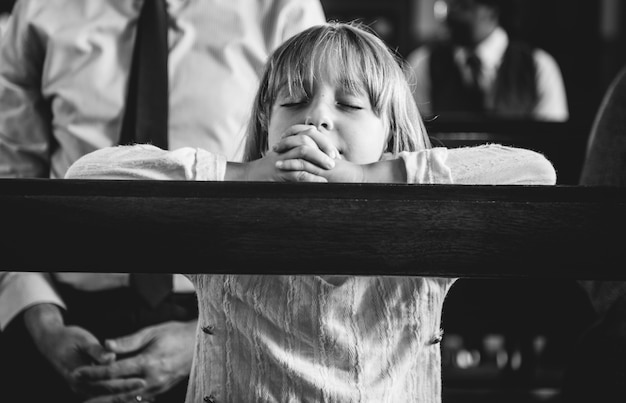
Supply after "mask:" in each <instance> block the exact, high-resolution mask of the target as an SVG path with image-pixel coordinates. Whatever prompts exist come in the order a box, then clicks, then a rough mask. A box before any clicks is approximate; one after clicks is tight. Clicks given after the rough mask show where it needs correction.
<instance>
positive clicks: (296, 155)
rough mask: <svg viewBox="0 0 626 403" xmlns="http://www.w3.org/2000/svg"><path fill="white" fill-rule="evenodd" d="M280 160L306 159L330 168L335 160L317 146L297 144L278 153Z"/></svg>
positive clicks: (320, 166) (321, 166) (318, 165)
mask: <svg viewBox="0 0 626 403" xmlns="http://www.w3.org/2000/svg"><path fill="white" fill-rule="evenodd" d="M280 159H281V160H291V159H298V160H303V161H308V162H310V163H311V164H314V165H316V166H317V167H318V169H319V168H322V169H332V168H334V167H335V160H334V159H332V158H330V157H329V156H328V155H326V154H325V153H323V152H322V151H321V150H320V149H318V148H313V147H307V146H298V147H295V148H292V149H290V150H288V151H287V152H285V153H282V154H281V155H280Z"/></svg>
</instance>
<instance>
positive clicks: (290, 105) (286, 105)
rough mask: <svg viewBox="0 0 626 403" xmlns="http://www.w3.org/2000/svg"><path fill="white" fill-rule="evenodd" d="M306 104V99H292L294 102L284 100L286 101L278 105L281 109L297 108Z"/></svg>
mask: <svg viewBox="0 0 626 403" xmlns="http://www.w3.org/2000/svg"><path fill="white" fill-rule="evenodd" d="M307 102H308V99H306V98H303V99H294V100H291V99H290V100H286V101H283V102H281V103H279V105H280V106H282V107H283V108H295V107H298V106H302V105H306V103H307Z"/></svg>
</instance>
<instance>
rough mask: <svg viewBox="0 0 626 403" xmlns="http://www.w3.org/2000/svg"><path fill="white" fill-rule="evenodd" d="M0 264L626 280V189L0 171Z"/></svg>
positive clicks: (53, 267) (12, 266) (26, 268)
mask: <svg viewBox="0 0 626 403" xmlns="http://www.w3.org/2000/svg"><path fill="white" fill-rule="evenodd" d="M0 223H2V231H0V234H1V235H0V245H2V250H1V255H2V258H1V265H0V269H1V270H19V271H43V270H54V271H59V270H67V271H95V272H98V271H102V272H111V271H113V272H115V271H120V272H126V271H131V272H132V271H138V272H144V271H145V272H151V271H161V272H178V271H179V270H181V269H182V268H184V270H187V271H190V272H212V273H224V272H228V273H277V274H278V273H282V274H286V273H298V274H328V273H339V272H341V273H345V274H356V275H372V274H388V275H438V276H465V277H484V276H487V277H559V278H562V277H570V278H580V279H583V278H597V279H600V278H613V279H623V278H625V277H626V272H625V271H624V270H623V267H624V264H625V263H626V248H624V246H623V237H621V236H620V235H619V234H621V233H622V232H623V230H624V228H626V190H624V189H623V188H585V187H564V186H555V187H540V186H537V187H535V186H531V187H522V186H462V185H459V186H444V185H420V186H410V185H384V184H380V185H360V184H327V185H324V184H280V183H228V182H224V183H216V182H205V183H201V182H156V181H78V180H44V179H24V180H17V179H5V180H0Z"/></svg>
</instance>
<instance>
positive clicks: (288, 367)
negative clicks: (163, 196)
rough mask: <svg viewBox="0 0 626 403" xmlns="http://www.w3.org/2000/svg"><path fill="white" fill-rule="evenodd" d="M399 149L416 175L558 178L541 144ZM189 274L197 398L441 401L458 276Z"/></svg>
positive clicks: (206, 169) (205, 175) (116, 152)
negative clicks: (444, 316) (448, 299)
mask: <svg viewBox="0 0 626 403" xmlns="http://www.w3.org/2000/svg"><path fill="white" fill-rule="evenodd" d="M400 157H401V158H402V159H403V160H404V162H405V166H406V172H407V178H408V182H410V183H424V184H435V183H442V184H451V183H458V184H528V185H535V184H545V185H552V184H554V183H555V181H556V175H555V172H554V168H553V167H552V164H550V162H549V161H548V160H547V159H545V158H544V157H543V156H542V155H541V154H538V153H535V152H532V151H528V150H522V149H516V148H510V147H503V146H499V145H488V146H480V147H471V148H463V149H450V150H448V149H445V148H434V149H430V150H425V151H420V152H412V153H402V154H401V155H400ZM386 158H388V156H386ZM225 167H226V160H225V159H224V158H223V157H221V156H219V155H214V154H211V153H209V152H207V151H205V150H201V149H194V148H183V149H178V150H175V151H163V150H160V149H158V148H156V147H152V146H145V145H141V146H132V147H129V146H125V147H114V148H106V149H102V150H99V151H96V152H93V153H91V154H89V155H86V156H85V157H83V158H81V159H80V160H78V161H77V162H76V163H75V164H74V165H73V166H72V167H71V168H70V169H69V170H68V174H67V176H66V177H67V178H71V179H158V180H168V179H169V180H200V181H206V180H213V181H219V180H223V179H224V173H225ZM206 264H207V265H211V264H212V262H207V263H206ZM213 264H216V262H214V263H213ZM188 277H189V279H191V281H192V282H193V283H194V286H195V288H196V292H197V294H198V301H199V318H198V322H199V323H198V328H197V333H196V349H195V354H196V355H195V358H194V362H193V367H192V371H191V378H190V382H189V388H188V392H187V399H186V401H187V402H188V403H191V402H194V403H195V402H201V401H203V399H204V398H205V397H212V398H213V399H214V401H217V402H302V401H307V402H328V401H332V402H355V401H359V402H376V403H378V402H390V403H391V402H393V403H398V402H429V403H431V402H432V403H437V402H440V401H441V352H440V346H439V344H438V343H437V341H438V340H440V336H441V334H440V325H441V313H442V308H443V302H444V299H445V296H446V294H447V292H448V290H449V288H450V286H451V285H452V284H453V282H454V279H451V278H436V277H384V276H375V277H374V276H344V277H342V276H332V277H331V276H270V275H266V276H258V275H213V274H197V275H189V276H188ZM203 329H210V331H209V330H207V331H203Z"/></svg>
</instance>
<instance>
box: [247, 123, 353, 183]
mask: <svg viewBox="0 0 626 403" xmlns="http://www.w3.org/2000/svg"><path fill="white" fill-rule="evenodd" d="M242 179H243V180H247V181H277V182H363V181H364V170H363V166H361V165H359V164H354V163H351V162H349V161H346V160H345V159H343V157H342V156H341V154H340V152H339V151H338V150H337V147H335V145H334V144H332V142H331V140H330V139H329V137H328V136H327V135H324V134H323V133H321V132H320V131H319V130H318V129H317V128H316V127H315V126H311V125H303V124H300V125H294V126H292V127H290V128H289V129H288V130H287V131H286V132H285V133H284V134H283V135H282V136H281V139H280V140H279V141H278V142H277V143H276V144H274V145H273V147H272V148H271V149H270V150H269V151H268V152H267V153H265V155H264V156H263V158H260V159H258V160H255V161H251V162H249V163H247V164H246V166H245V174H244V177H243V178H242Z"/></svg>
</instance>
